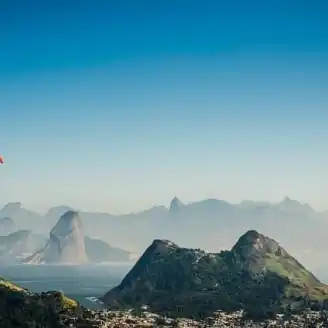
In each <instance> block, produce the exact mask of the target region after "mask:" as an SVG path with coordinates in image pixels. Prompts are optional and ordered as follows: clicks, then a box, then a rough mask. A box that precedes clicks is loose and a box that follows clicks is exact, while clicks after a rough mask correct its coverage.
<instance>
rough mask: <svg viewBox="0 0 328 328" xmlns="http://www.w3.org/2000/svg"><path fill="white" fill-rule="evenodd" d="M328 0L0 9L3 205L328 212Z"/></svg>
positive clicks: (45, 4) (8, 4) (31, 4)
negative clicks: (176, 202)
mask: <svg viewBox="0 0 328 328" xmlns="http://www.w3.org/2000/svg"><path fill="white" fill-rule="evenodd" d="M327 14H328V2H327V1H326V0H322V1H319V0H313V1H308V0H307V1H304V0H297V1H296V0H295V1H294V0H293V1H288V0H275V1H263V0H262V1H255V0H250V1H245V0H239V1H221V0H213V1H207V0H203V1H193V0H188V1H187V0H186V1H182V0H174V1H173V0H165V1H162V0H156V1H150V0H148V1H144V0H138V1H135V0H125V1H122V0H117V1H110V0H106V1H105V0H104V1H99V0H93V1H85V0H81V1H61V0H59V1H58V0H57V1H33V0H29V1H27V0H25V1H24V0H22V1H18V0H16V1H1V3H0V31H1V32H0V153H2V155H3V156H4V157H5V160H6V164H5V165H2V166H1V167H0V186H1V188H0V203H6V202H8V201H21V202H22V203H23V204H24V205H25V206H26V207H29V208H33V209H36V210H45V209H46V208H48V207H50V206H53V205H58V204H66V205H71V206H73V207H77V208H81V209H85V210H99V211H108V212H114V213H115V212H116V213H118V212H120V213H121V212H129V211H131V210H139V209H142V208H145V207H148V206H151V205H155V204H165V205H167V204H168V202H169V201H170V199H171V198H173V196H175V195H177V196H178V197H180V198H181V199H182V200H184V201H186V202H189V201H193V200H198V199H203V198H208V197H215V198H219V199H226V200H228V201H232V202H237V201H239V200H241V199H255V200H260V199H261V200H263V199H266V200H272V201H276V200H279V199H282V198H283V197H284V196H285V195H289V196H290V197H291V198H295V199H299V200H301V201H307V202H310V203H311V204H312V205H314V206H316V207H318V208H328V196H327V187H328V166H327V163H328V151H327V145H328V143H327V142H328V20H327Z"/></svg>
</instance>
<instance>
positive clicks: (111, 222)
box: [1, 197, 328, 269]
mask: <svg viewBox="0 0 328 328" xmlns="http://www.w3.org/2000/svg"><path fill="white" fill-rule="evenodd" d="M15 204H16V205H15ZM15 204H9V205H7V206H5V208H4V209H3V210H2V211H1V214H3V215H4V214H6V215H7V214H8V216H9V215H11V216H10V217H11V218H13V219H14V220H15V217H19V218H20V219H19V220H18V221H17V227H18V228H19V229H24V226H25V227H26V226H27V227H28V230H34V231H38V232H39V231H40V229H41V230H42V232H43V233H49V231H50V229H51V228H52V226H53V225H54V223H55V222H56V221H57V220H58V219H59V217H57V218H56V216H57V215H58V216H60V214H62V213H63V212H65V211H66V210H67V209H70V207H69V206H56V207H54V208H51V209H49V211H48V213H47V214H46V215H45V216H43V217H42V216H40V215H39V214H37V213H34V212H32V211H28V210H25V209H24V208H23V207H22V206H21V204H20V203H15ZM17 204H18V205H17ZM79 216H80V218H81V221H82V222H83V226H84V231H85V235H88V236H91V237H92V238H98V239H101V240H103V241H105V242H107V243H108V244H109V245H111V246H112V247H118V248H121V249H126V250H129V251H132V252H136V253H138V252H139V253H140V252H142V251H143V249H145V248H146V247H147V246H148V245H149V244H150V243H151V241H152V240H153V239H156V238H157V239H170V240H174V241H176V242H177V243H179V244H180V245H182V246H185V247H197V246H201V247H202V248H203V249H206V250H208V251H219V250H221V249H224V248H226V247H227V245H230V244H231V243H232V242H233V240H235V239H236V238H237V237H238V236H239V235H240V234H241V233H242V232H243V231H245V230H250V229H255V230H259V231H262V232H263V233H265V234H267V235H271V236H272V237H273V238H275V239H277V240H279V241H281V242H283V243H284V244H285V245H286V246H287V247H288V248H289V249H291V250H292V251H293V252H294V253H295V254H296V255H297V256H298V257H299V258H300V259H301V260H302V261H303V262H304V263H306V264H307V265H308V266H309V267H310V268H311V269H316V268H319V266H320V265H321V260H320V259H321V258H322V256H323V255H325V254H326V253H325V252H326V249H328V238H327V237H326V231H327V228H328V223H327V222H328V220H327V221H326V218H327V219H328V213H327V212H316V211H315V210H314V209H313V208H311V207H310V206H309V205H308V204H302V203H300V202H298V201H296V200H292V199H290V198H289V197H285V198H284V199H283V200H282V201H281V202H278V203H272V202H266V201H261V202H257V201H252V200H248V201H243V202H241V203H239V204H232V203H229V202H226V201H223V200H217V199H206V200H203V201H198V202H193V203H189V204H184V203H183V202H182V201H180V200H179V199H178V198H177V197H175V198H174V199H172V201H171V206H170V207H169V208H166V207H165V206H162V205H161V206H154V207H152V208H150V209H146V210H144V211H141V212H137V213H130V214H124V215H113V214H108V213H93V212H83V211H79ZM22 217H24V225H23V226H22V225H21V223H22ZM15 222H16V220H15ZM25 229H26V228H25ZM304 241H308V242H304ZM327 255H328V254H326V255H325V256H327Z"/></svg>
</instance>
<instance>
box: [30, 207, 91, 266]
mask: <svg viewBox="0 0 328 328" xmlns="http://www.w3.org/2000/svg"><path fill="white" fill-rule="evenodd" d="M87 261H88V258H87V255H86V250H85V244H84V232H83V225H82V222H81V219H80V217H79V214H78V213H77V212H74V211H68V212H66V213H65V214H63V215H62V216H61V218H60V219H59V220H58V222H57V224H56V225H55V226H54V227H53V228H52V230H51V231H50V236H49V240H48V242H47V244H46V246H45V248H44V249H43V250H42V251H40V252H38V253H35V254H34V255H32V256H31V257H29V258H27V259H26V261H25V262H27V263H62V264H82V263H85V262H87Z"/></svg>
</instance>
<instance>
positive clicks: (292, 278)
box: [104, 230, 328, 316]
mask: <svg viewBox="0 0 328 328" xmlns="http://www.w3.org/2000/svg"><path fill="white" fill-rule="evenodd" d="M324 300H328V286H327V285H324V284H322V283H321V282H320V281H319V280H318V279H317V278H316V277H315V276H314V275H313V274H312V273H311V272H309V271H307V270H306V269H305V268H304V267H303V266H302V265H301V264H300V263H299V262H298V261H297V260H296V259H295V258H294V257H292V256H291V255H290V254H289V253H288V252H287V251H286V250H285V249H284V248H283V247H281V246H280V245H279V244H278V243H277V242H276V241H274V240H273V239H271V238H269V237H266V236H264V235H262V234H260V233H258V232H257V231H255V230H249V231H247V232H246V233H245V234H243V235H242V236H241V237H240V238H239V239H238V241H237V242H236V244H235V245H234V246H233V247H232V249H231V250H230V251H222V252H220V253H206V252H204V251H202V250H200V249H188V248H181V247H179V246H177V245H176V244H175V243H173V242H171V241H169V240H154V241H153V242H152V244H151V245H150V246H149V247H148V248H147V249H146V250H145V252H144V253H143V255H142V256H141V258H140V259H139V260H138V261H137V263H136V264H135V266H134V267H133V268H132V269H131V270H130V271H129V272H128V273H127V275H126V276H125V277H124V278H123V280H122V282H121V283H120V284H119V285H118V286H116V287H115V288H113V289H112V290H110V291H108V292H107V293H106V294H105V296H104V301H105V303H106V304H107V306H109V307H110V308H113V309H117V308H129V307H136V306H137V307H138V306H142V305H147V306H149V308H150V309H151V310H152V311H154V312H159V313H164V314H165V315H170V316H172V315H173V316H174V315H177V313H176V310H175V309H178V314H179V315H186V316H194V315H195V313H196V312H197V313H198V315H200V316H202V315H209V314H210V313H209V312H211V311H212V312H213V311H216V310H223V311H233V310H238V309H244V310H247V311H253V310H254V309H255V310H256V311H261V308H262V307H263V311H278V310H280V311H283V310H286V308H291V309H293V308H294V309H295V308H296V309H300V308H303V307H305V306H307V305H309V304H318V302H321V303H322V302H323V301H324ZM300 302H301V303H300ZM205 305H206V306H205Z"/></svg>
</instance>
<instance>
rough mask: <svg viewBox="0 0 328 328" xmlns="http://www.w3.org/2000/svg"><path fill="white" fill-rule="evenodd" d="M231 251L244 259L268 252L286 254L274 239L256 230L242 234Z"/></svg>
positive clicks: (260, 255) (261, 255)
mask: <svg viewBox="0 0 328 328" xmlns="http://www.w3.org/2000/svg"><path fill="white" fill-rule="evenodd" d="M231 251H232V252H233V253H234V254H235V255H239V256H240V257H241V258H242V259H244V260H247V259H250V258H254V257H263V256H265V255H267V254H269V253H270V254H276V255H282V256H283V255H285V254H287V253H286V251H285V250H284V249H283V248H282V247H280V246H279V244H278V243H277V242H276V241H275V240H273V239H271V238H269V237H266V236H264V235H262V234H260V233H258V232H257V231H256V230H249V231H247V232H246V233H245V234H243V235H242V236H241V237H240V238H239V239H238V241H237V243H236V244H235V246H234V247H233V248H232V250H231Z"/></svg>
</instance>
